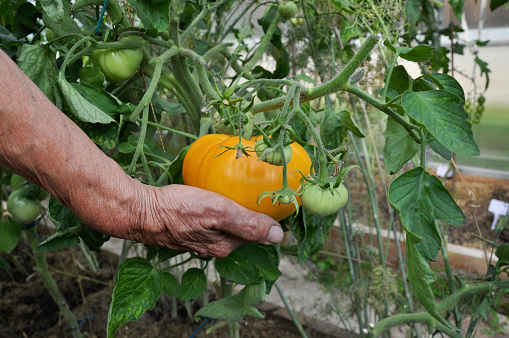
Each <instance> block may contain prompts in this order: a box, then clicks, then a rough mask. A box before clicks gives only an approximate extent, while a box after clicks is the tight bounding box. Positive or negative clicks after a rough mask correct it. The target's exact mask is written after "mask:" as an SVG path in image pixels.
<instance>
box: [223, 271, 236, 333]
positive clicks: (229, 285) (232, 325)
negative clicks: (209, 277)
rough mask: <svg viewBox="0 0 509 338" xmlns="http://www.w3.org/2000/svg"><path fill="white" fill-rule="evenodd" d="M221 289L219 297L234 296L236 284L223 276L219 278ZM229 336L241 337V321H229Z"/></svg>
mask: <svg viewBox="0 0 509 338" xmlns="http://www.w3.org/2000/svg"><path fill="white" fill-rule="evenodd" d="M219 283H220V285H221V286H220V289H219V292H218V293H219V298H220V299H223V298H226V297H229V296H233V289H234V287H235V284H234V283H233V282H231V281H229V280H227V279H226V278H223V277H222V276H221V277H220V279H219ZM227 327H228V338H239V323H238V322H237V321H228V324H227Z"/></svg>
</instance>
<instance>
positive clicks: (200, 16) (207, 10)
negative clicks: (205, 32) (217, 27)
mask: <svg viewBox="0 0 509 338" xmlns="http://www.w3.org/2000/svg"><path fill="white" fill-rule="evenodd" d="M227 1H228V0H221V1H218V2H216V3H215V4H214V6H212V7H210V8H208V6H207V2H208V1H203V3H204V6H203V9H202V11H201V12H200V14H198V16H197V17H196V18H195V19H194V20H193V22H191V24H190V25H189V27H187V29H186V30H185V32H184V33H182V36H181V37H180V44H182V43H183V42H184V41H185V40H186V38H187V37H188V36H189V34H191V31H192V30H193V28H194V27H195V26H196V25H197V24H198V23H199V22H200V21H201V20H202V19H203V18H204V17H206V16H207V15H209V13H210V12H212V11H213V10H215V9H216V8H218V7H220V6H222V5H223V4H224V3H226V2H227Z"/></svg>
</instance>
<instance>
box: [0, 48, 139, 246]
mask: <svg viewBox="0 0 509 338" xmlns="http://www.w3.org/2000/svg"><path fill="white" fill-rule="evenodd" d="M0 65H1V68H2V80H1V81H0V121H1V122H0V123H1V124H0V166H2V167H4V168H6V169H8V170H10V171H12V172H14V173H18V174H20V175H22V176H24V177H25V178H27V179H29V180H30V181H32V182H34V183H37V184H39V185H40V186H42V187H43V188H45V189H46V190H48V191H49V192H50V193H51V194H52V195H53V196H55V198H57V199H58V200H59V201H60V202H62V203H63V204H65V205H67V206H73V208H74V209H73V211H74V212H75V213H76V214H77V216H78V217H79V218H80V219H81V220H82V221H83V222H85V223H86V224H87V225H89V226H91V227H93V228H95V229H96V230H98V231H101V232H104V233H106V234H108V235H112V236H120V237H125V234H122V232H123V230H122V228H123V227H124V226H126V224H124V225H123V224H118V223H119V222H118V220H123V221H124V222H125V220H126V219H130V218H129V217H127V216H128V215H131V216H130V217H131V218H132V212H131V211H132V208H133V207H134V204H135V203H136V201H135V200H134V199H135V196H136V195H137V193H142V191H141V190H145V189H142V187H141V184H140V183H139V182H137V181H135V180H133V179H131V178H130V177H129V176H127V175H126V174H125V173H124V171H123V170H122V168H121V167H120V166H119V165H118V164H117V163H115V162H114V161H113V160H112V159H110V158H108V157H107V156H106V155H105V154H103V153H102V151H101V150H100V149H99V148H97V146H96V145H95V144H94V143H93V142H92V141H91V140H90V138H89V137H88V136H87V135H86V134H85V133H84V132H83V131H82V130H81V129H80V128H79V127H78V126H77V125H76V124H74V123H73V122H72V121H71V120H70V119H69V118H67V116H65V115H64V114H63V113H62V112H61V111H59V110H58V109H57V108H56V107H55V106H54V105H53V104H52V103H51V102H50V101H49V100H48V99H47V98H46V96H44V94H43V93H42V92H41V91H40V90H39V89H38V88H37V86H36V85H35V84H34V83H33V82H32V81H30V79H28V78H27V77H26V76H25V75H24V74H23V72H22V71H21V70H20V69H19V68H18V67H17V66H16V65H15V64H14V63H13V62H12V61H11V60H10V59H9V58H8V57H7V55H5V54H4V53H3V52H0ZM97 207H100V208H106V210H108V212H99V213H95V212H94V210H95V209H96V208H97Z"/></svg>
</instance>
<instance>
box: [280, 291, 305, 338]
mask: <svg viewBox="0 0 509 338" xmlns="http://www.w3.org/2000/svg"><path fill="white" fill-rule="evenodd" d="M274 286H275V287H276V290H277V292H278V293H279V296H280V297H281V300H282V301H283V304H284V305H285V309H286V311H288V314H290V317H291V318H292V320H293V323H294V324H295V326H296V327H297V330H299V333H300V335H301V336H302V337H303V338H307V337H308V335H307V334H306V331H304V328H303V327H302V325H301V323H300V322H299V318H297V316H296V315H295V313H294V312H293V310H292V307H291V306H290V304H288V301H287V300H286V297H285V295H284V294H283V290H281V287H280V286H279V283H278V282H275V283H274Z"/></svg>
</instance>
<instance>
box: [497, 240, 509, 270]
mask: <svg viewBox="0 0 509 338" xmlns="http://www.w3.org/2000/svg"><path fill="white" fill-rule="evenodd" d="M495 256H497V257H498V262H497V266H502V265H509V243H504V244H502V245H501V246H499V247H498V248H497V251H495Z"/></svg>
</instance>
